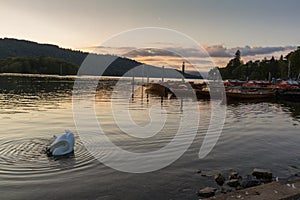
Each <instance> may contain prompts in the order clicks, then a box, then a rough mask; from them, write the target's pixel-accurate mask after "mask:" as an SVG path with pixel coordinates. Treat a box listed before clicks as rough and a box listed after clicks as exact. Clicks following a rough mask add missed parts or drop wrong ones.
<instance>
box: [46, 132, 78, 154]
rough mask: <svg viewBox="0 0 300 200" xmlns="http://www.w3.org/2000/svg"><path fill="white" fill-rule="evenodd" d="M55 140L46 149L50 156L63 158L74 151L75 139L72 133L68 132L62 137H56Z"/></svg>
mask: <svg viewBox="0 0 300 200" xmlns="http://www.w3.org/2000/svg"><path fill="white" fill-rule="evenodd" d="M53 138H54V141H53V142H52V143H51V145H50V146H49V147H48V148H47V149H46V153H47V155H48V156H63V155H66V154H70V153H72V152H73V151H74V144H75V137H74V134H73V133H72V132H71V131H69V130H66V131H65V133H64V134H62V135H61V136H59V137H56V136H55V135H54V136H53Z"/></svg>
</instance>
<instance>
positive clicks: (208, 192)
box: [198, 187, 217, 198]
mask: <svg viewBox="0 0 300 200" xmlns="http://www.w3.org/2000/svg"><path fill="white" fill-rule="evenodd" d="M216 191H217V189H216V188H213V187H205V188H203V189H201V190H199V191H198V196H200V197H202V198H209V197H212V196H215V193H216Z"/></svg>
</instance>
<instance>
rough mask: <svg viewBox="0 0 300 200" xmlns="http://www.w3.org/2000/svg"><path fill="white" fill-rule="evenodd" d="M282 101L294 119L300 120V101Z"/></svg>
mask: <svg viewBox="0 0 300 200" xmlns="http://www.w3.org/2000/svg"><path fill="white" fill-rule="evenodd" d="M280 103H281V104H282V106H283V107H284V108H286V109H287V110H288V112H290V115H291V117H292V118H293V119H295V120H297V121H299V122H300V102H290V101H281V102H280Z"/></svg>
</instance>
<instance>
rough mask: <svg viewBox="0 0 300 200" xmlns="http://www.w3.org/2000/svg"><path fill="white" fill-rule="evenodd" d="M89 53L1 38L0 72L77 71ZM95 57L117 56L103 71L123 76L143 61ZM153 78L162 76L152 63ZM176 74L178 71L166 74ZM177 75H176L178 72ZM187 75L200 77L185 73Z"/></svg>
mask: <svg viewBox="0 0 300 200" xmlns="http://www.w3.org/2000/svg"><path fill="white" fill-rule="evenodd" d="M87 55H88V53H86V52H82V51H78V50H71V49H64V48H60V47H58V46H56V45H52V44H39V43H36V42H32V41H27V40H18V39H11V38H4V39H1V38H0V73H34V74H64V75H73V74H76V73H77V71H78V69H79V66H80V65H81V63H82V62H83V61H84V59H85V58H86V56H87ZM94 55H95V56H98V57H102V58H104V59H105V58H108V57H110V58H113V59H115V60H114V61H113V62H112V63H111V64H110V66H109V67H108V68H107V69H106V71H105V72H104V75H106V76H122V75H124V74H125V73H126V72H127V71H129V70H130V69H132V68H134V67H136V66H138V65H141V64H142V63H140V62H137V61H135V60H131V59H128V58H121V57H116V56H112V55H99V54H97V55H96V54H94ZM149 67H150V74H151V76H153V77H160V76H161V71H160V70H161V69H160V68H157V67H154V66H149ZM166 74H167V75H169V76H170V77H172V78H173V77H174V76H175V77H177V75H178V73H174V72H171V71H170V73H166ZM176 74H177V75H176ZM185 77H187V78H201V77H199V76H198V77H197V76H194V75H190V74H185Z"/></svg>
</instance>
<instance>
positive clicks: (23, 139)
mask: <svg viewBox="0 0 300 200" xmlns="http://www.w3.org/2000/svg"><path fill="white" fill-rule="evenodd" d="M117 80H118V79H116V78H109V77H107V78H105V79H103V80H101V81H100V82H99V85H98V90H97V91H96V94H95V95H96V98H95V101H96V103H95V111H96V116H97V119H98V121H99V122H100V123H101V125H102V128H103V129H104V130H105V131H106V132H107V133H108V135H109V137H110V139H111V140H112V141H113V142H114V143H115V144H117V145H119V146H120V147H122V148H123V149H126V150H128V151H132V152H148V151H153V150H157V149H160V148H162V147H163V146H165V145H166V144H168V143H169V142H170V141H171V139H172V138H173V137H174V135H175V134H176V132H177V129H178V122H179V120H180V116H181V112H182V109H189V105H188V102H187V104H185V105H184V106H182V105H181V104H180V100H176V99H168V98H164V99H161V98H160V97H158V96H155V95H149V96H147V97H146V95H141V93H140V92H139V91H137V92H136V94H135V98H134V99H132V100H131V103H130V107H129V108H130V113H131V115H132V119H133V120H134V121H135V122H136V123H137V124H139V125H141V126H144V125H145V124H147V123H149V113H147V112H146V111H147V109H148V108H150V107H151V106H153V105H156V106H157V105H158V106H159V107H160V108H161V109H164V110H165V111H166V112H165V114H166V115H167V119H168V120H167V122H166V125H165V127H164V129H163V130H162V131H161V132H160V133H159V134H157V135H155V136H154V137H151V139H143V140H142V139H140V140H132V138H130V137H126V136H124V134H122V131H121V130H120V129H118V128H117V127H116V124H115V122H114V121H113V118H112V116H111V114H110V112H111V106H110V100H111V98H112V96H111V95H112V93H113V92H118V91H113V89H114V85H115V84H116V82H117ZM73 83H74V77H67V76H66V77H61V76H28V75H27V76H19V75H5V76H4V75H2V76H0V103H1V104H0V106H1V109H0V124H1V125H0V126H1V131H0V180H1V181H0V191H1V198H4V199H70V198H71V199H198V197H197V195H196V194H195V193H196V191H197V190H198V189H199V188H202V187H205V186H216V184H215V183H214V181H213V178H211V177H204V176H201V175H200V174H198V173H197V171H198V170H201V171H203V172H204V173H206V174H208V175H213V174H214V173H216V172H218V171H221V172H226V171H229V170H230V169H235V170H237V171H239V172H240V173H241V174H242V175H246V174H249V173H250V172H251V170H252V169H253V168H255V167H260V168H269V169H271V170H272V172H273V174H274V175H275V176H279V177H289V176H291V175H292V174H295V173H297V172H300V156H299V152H300V145H299V142H300V131H299V126H300V103H290V102H259V103H253V102H251V103H247V102H243V103H238V102H236V103H234V104H233V103H231V104H228V105H227V114H226V122H225V125H224V129H223V131H222V134H221V137H220V138H219V140H218V143H217V144H216V146H215V147H214V148H213V150H212V151H211V152H210V153H209V154H208V156H207V157H205V158H204V159H199V158H198V152H199V149H200V147H201V144H202V142H203V137H204V136H205V133H206V131H207V128H208V125H209V118H210V106H211V104H212V103H214V102H210V101H202V100H199V101H197V104H198V106H199V112H200V115H201V120H200V123H199V124H198V123H195V124H194V126H195V127H197V128H198V133H197V136H196V138H195V139H194V142H193V144H192V145H191V146H190V148H189V149H188V150H187V151H186V152H185V153H184V154H183V156H182V157H181V158H179V159H178V160H177V161H175V162H174V163H172V164H171V165H169V166H167V167H165V168H163V169H160V170H158V171H155V172H149V173H144V174H131V173H124V172H119V171H116V170H114V169H111V168H109V167H107V166H105V165H104V164H102V163H100V162H99V161H98V160H96V159H95V158H93V156H92V155H91V154H90V153H89V152H88V151H87V150H86V148H85V147H84V145H83V142H82V141H81V140H80V136H79V135H78V134H77V131H76V126H75V123H74V120H73V110H72V90H73ZM124 84H130V80H129V81H124ZM191 103H192V102H191ZM192 120H193V119H191V121H192ZM87 123H88V120H87ZM65 129H70V130H72V131H73V132H74V133H75V135H76V144H75V149H74V155H71V156H69V157H63V158H59V159H55V158H49V157H47V156H46V154H45V153H44V150H45V148H46V146H47V145H49V143H50V142H51V138H52V136H53V134H57V135H59V134H61V133H63V132H64V130H65ZM188 135H189V133H187V134H186V137H188ZM183 139H184V138H183ZM111 153H113V152H111ZM103 156H106V155H103ZM162 156H163V155H162Z"/></svg>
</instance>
